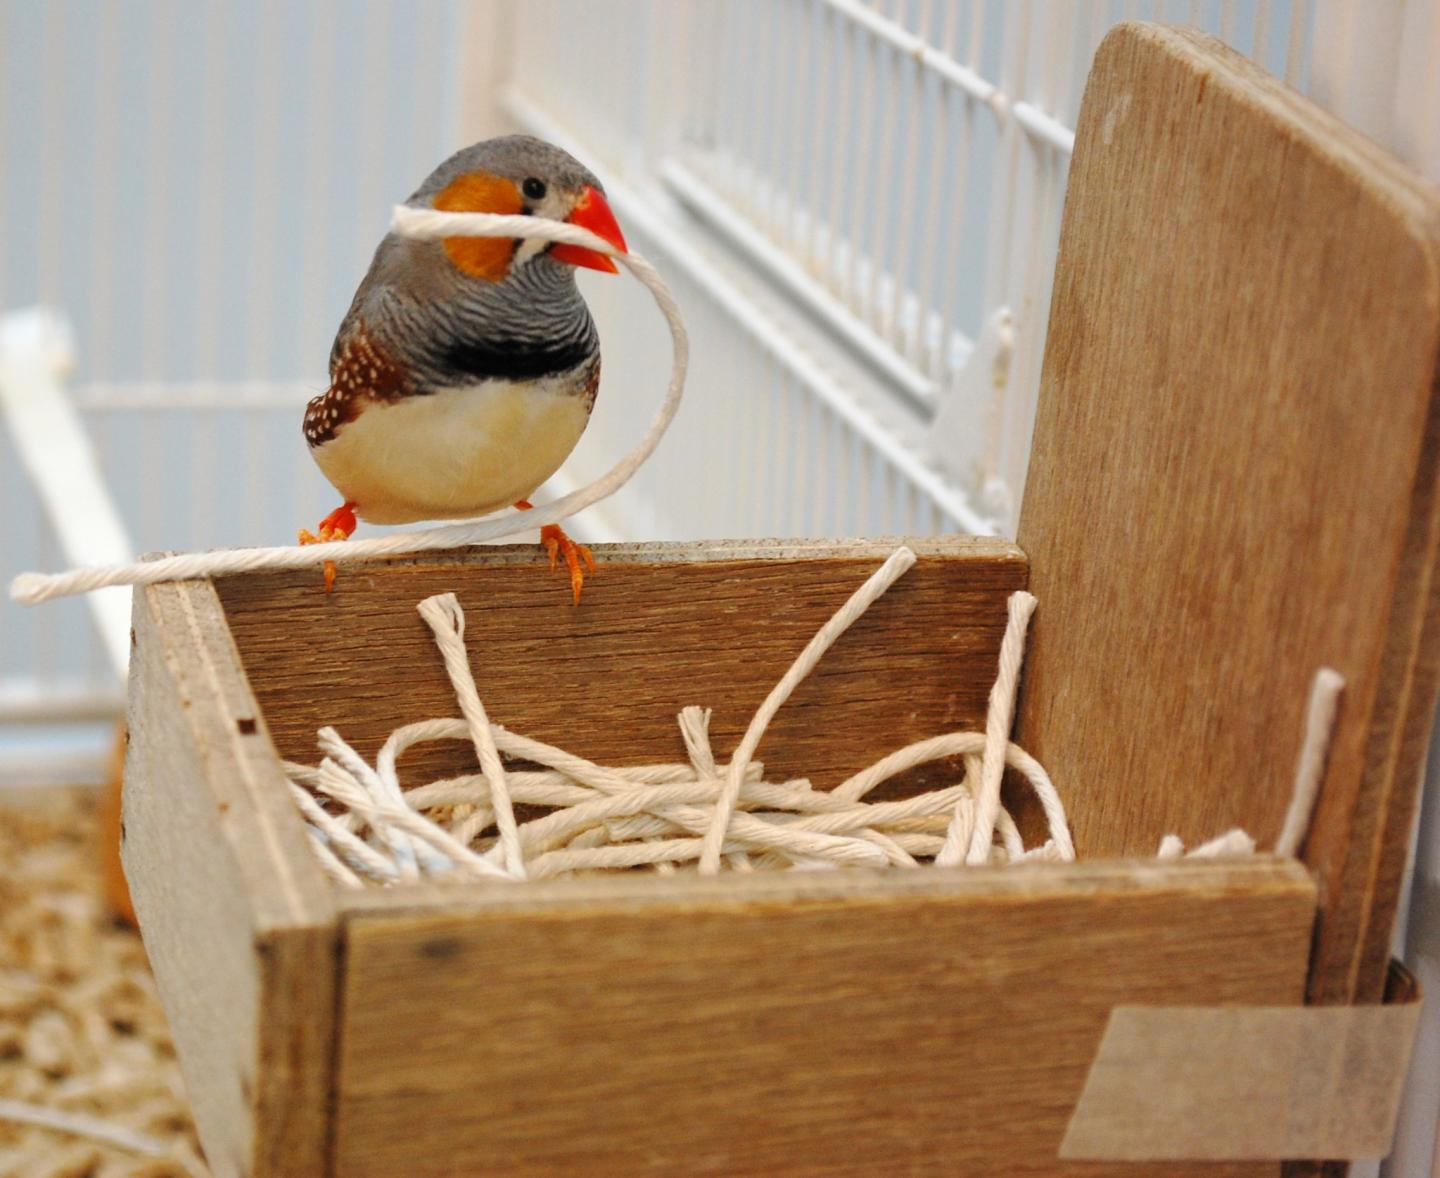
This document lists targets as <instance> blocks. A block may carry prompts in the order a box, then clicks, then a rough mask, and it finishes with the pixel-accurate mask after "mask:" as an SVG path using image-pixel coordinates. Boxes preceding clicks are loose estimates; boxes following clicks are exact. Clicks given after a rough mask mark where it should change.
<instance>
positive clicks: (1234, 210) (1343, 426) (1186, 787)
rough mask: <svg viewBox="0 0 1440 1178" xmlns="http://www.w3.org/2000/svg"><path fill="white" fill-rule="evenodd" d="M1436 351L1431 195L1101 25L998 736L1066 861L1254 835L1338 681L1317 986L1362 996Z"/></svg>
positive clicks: (1400, 779) (1295, 107)
mask: <svg viewBox="0 0 1440 1178" xmlns="http://www.w3.org/2000/svg"><path fill="white" fill-rule="evenodd" d="M1437 357H1440V199H1437V195H1436V192H1435V191H1434V189H1432V188H1431V187H1429V186H1428V185H1425V184H1424V183H1422V182H1421V181H1420V180H1419V179H1418V178H1417V177H1415V176H1413V175H1412V174H1410V173H1409V172H1407V171H1406V170H1405V169H1404V168H1402V167H1401V166H1400V165H1399V164H1397V163H1396V162H1395V161H1394V160H1393V159H1391V158H1390V157H1389V156H1387V155H1386V154H1385V153H1384V152H1382V151H1381V150H1380V149H1379V148H1377V147H1376V146H1375V145H1374V144H1373V143H1371V142H1369V141H1368V140H1367V139H1365V138H1364V137H1363V136H1361V135H1359V134H1358V133H1356V132H1355V131H1353V130H1351V129H1349V128H1348V127H1346V126H1344V125H1343V124H1342V123H1340V122H1339V121H1338V120H1337V119H1335V118H1333V117H1331V116H1329V115H1327V114H1326V113H1324V112H1323V111H1321V110H1319V109H1318V108H1317V107H1315V106H1314V105H1312V104H1311V103H1309V102H1308V101H1306V100H1305V99H1304V98H1302V97H1301V96H1300V95H1299V94H1297V93H1296V92H1295V91H1293V90H1291V89H1290V88H1289V87H1287V86H1285V85H1283V84H1282V83H1280V82H1279V81H1277V80H1276V79H1274V78H1271V77H1270V76H1269V75H1267V74H1265V73H1264V72H1263V71H1261V70H1260V69H1259V68H1258V67H1257V66H1255V65H1254V64H1253V63H1252V62H1250V61H1249V60H1247V59H1246V58H1243V57H1241V56H1240V55H1239V54H1237V53H1234V52H1232V51H1230V50H1229V49H1226V48H1225V47H1224V46H1222V45H1220V44H1219V43H1218V42H1216V41H1214V40H1212V39H1211V38H1209V37H1205V36H1203V35H1201V34H1199V33H1195V32H1191V31H1187V30H1178V29H1167V28H1161V27H1159V26H1155V25H1122V26H1120V27H1119V28H1118V29H1116V30H1115V31H1113V32H1112V33H1111V34H1110V35H1109V36H1108V37H1107V38H1106V40H1105V42H1104V44H1103V45H1102V46H1101V48H1100V51H1099V53H1098V54H1097V56H1096V59H1095V64H1094V67H1093V69H1092V70H1091V74H1090V80H1089V83H1088V85H1087V88H1086V92H1085V100H1084V105H1083V108H1082V112H1081V119H1080V125H1079V130H1078V134H1077V137H1076V143H1075V158H1074V164H1073V166H1072V167H1071V171H1070V180H1069V188H1068V190H1067V197H1066V204H1065V215H1064V221H1063V225H1062V231H1061V240H1060V257H1059V261H1058V264H1057V266H1056V271H1055V288H1054V295H1053V298H1052V302H1051V313H1050V327H1049V335H1048V338H1047V346H1046V354H1045V364H1044V372H1043V376H1042V380H1041V389H1040V404H1039V412H1038V415H1037V419H1036V423H1035V433H1034V446H1033V450H1032V454H1031V460H1030V473H1029V478H1028V482H1027V485H1026V489H1025V501H1024V506H1023V514H1022V516H1021V520H1020V528H1019V543H1020V545H1021V547H1022V548H1023V549H1024V550H1025V552H1026V554H1027V555H1028V556H1029V558H1030V561H1031V590H1032V592H1034V593H1035V594H1036V596H1037V597H1038V598H1039V600H1040V607H1039V611H1038V612H1037V614H1036V618H1035V624H1034V627H1033V635H1032V644H1031V649H1030V652H1029V654H1028V656H1027V660H1026V672H1025V673H1026V681H1025V685H1024V694H1023V698H1022V700H1021V704H1020V709H1019V724H1018V728H1017V736H1016V739H1017V741H1018V742H1019V743H1020V744H1021V745H1022V746H1023V747H1024V748H1026V749H1027V751H1029V752H1031V753H1032V754H1034V755H1035V756H1037V757H1038V758H1039V759H1040V761H1041V763H1042V764H1044V765H1045V766H1046V768H1047V769H1049V771H1050V772H1051V774H1052V775H1053V776H1054V778H1055V780H1056V782H1057V783H1061V784H1062V788H1063V789H1064V791H1065V799H1066V804H1067V805H1068V806H1071V807H1072V808H1073V809H1072V820H1073V829H1074V834H1075V845H1076V848H1077V850H1078V851H1079V853H1080V854H1081V855H1084V856H1095V855H1134V854H1148V853H1152V852H1153V850H1154V846H1155V837H1156V832H1158V831H1167V832H1168V831H1173V832H1174V833H1176V834H1178V835H1179V836H1180V837H1181V838H1183V839H1185V840H1186V841H1187V842H1190V841H1192V840H1196V839H1205V838H1209V837H1211V836H1213V835H1214V834H1215V833H1216V832H1217V831H1219V830H1222V829H1225V828H1227V827H1230V826H1241V827H1243V828H1244V829H1245V830H1247V831H1248V832H1249V833H1250V834H1251V835H1253V836H1254V837H1255V838H1256V839H1257V840H1258V841H1259V843H1260V845H1261V846H1273V845H1274V840H1275V838H1276V836H1277V835H1278V834H1279V832H1280V828H1281V823H1282V820H1283V818H1284V815H1285V812H1286V807H1287V805H1288V803H1289V800H1290V795H1291V790H1292V784H1293V781H1294V775H1295V763H1296V757H1297V754H1298V752H1299V748H1300V744H1301V738H1302V735H1303V732H1304V717H1305V709H1306V701H1307V697H1308V695H1309V690H1310V684H1311V680H1312V678H1313V676H1314V675H1315V672H1316V671H1317V670H1318V669H1319V668H1321V667H1325V666H1328V667H1333V668H1335V669H1336V670H1338V671H1339V672H1340V673H1341V674H1342V675H1343V676H1344V677H1345V680H1346V688H1345V694H1344V697H1343V700H1342V703H1341V710H1340V717H1339V721H1338V724H1337V727H1336V730H1335V733H1334V739H1333V743H1332V746H1331V754H1330V759H1329V767H1328V771H1327V774H1326V777H1325V781H1324V785H1323V788H1322V792H1321V795H1320V805H1319V809H1318V812H1317V813H1316V815H1315V819H1314V823H1313V826H1312V828H1311V833H1310V837H1309V839H1308V841H1307V843H1306V845H1305V848H1304V859H1305V862H1306V864H1307V865H1308V866H1310V867H1311V869H1312V870H1314V871H1315V872H1316V874H1317V876H1318V878H1319V880H1320V888H1321V898H1322V912H1321V918H1320V928H1319V933H1318V942H1317V956H1316V961H1315V967H1314V970H1313V972H1312V984H1311V996H1312V998H1314V999H1316V1000H1327V1001H1339V1002H1345V1001H1349V1000H1352V999H1357V998H1358V999H1359V1000H1362V1001H1376V1000H1378V998H1379V996H1380V991H1381V987H1382V986H1383V984H1384V978H1385V966H1386V962H1387V960H1388V953H1389V938H1390V930H1391V927H1392V925H1393V921H1394V913H1395V905H1396V903H1397V900H1398V896H1399V890H1400V888H1399V883H1400V875H1401V872H1402V870H1403V866H1404V862H1405V853H1406V846H1407V843H1408V838H1409V833H1410V830H1411V826H1412V822H1413V818H1414V812H1415V811H1414V807H1415V802H1416V799H1417V797H1418V783H1419V773H1420V768H1421V763H1422V758H1423V752H1424V747H1425V740H1426V735H1427V733H1428V731H1429V725H1430V720H1431V716H1432V714H1433V709H1434V703H1435V680H1436V666H1437V655H1440V643H1437V630H1436V602H1437V601H1440V596H1437V591H1436V585H1435V582H1434V577H1433V574H1434V567H1435V552H1436V542H1437V535H1440V516H1437V498H1436V473H1437V458H1440V396H1437V392H1440V383H1437V372H1440V362H1437Z"/></svg>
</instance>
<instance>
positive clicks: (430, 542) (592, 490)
mask: <svg viewBox="0 0 1440 1178" xmlns="http://www.w3.org/2000/svg"><path fill="white" fill-rule="evenodd" d="M391 228H392V229H393V230H394V231H395V232H397V233H399V234H401V235H402V236H405V237H413V238H417V239H419V240H425V241H433V240H438V239H441V238H445V237H526V238H538V239H540V240H542V241H554V242H562V243H564V244H567V245H579V246H584V247H585V248H586V249H590V250H594V251H595V252H596V253H601V254H604V255H606V256H607V257H610V258H613V259H614V260H615V261H617V262H619V263H620V264H621V265H622V266H624V267H626V269H628V270H629V271H630V273H631V274H633V275H634V276H635V278H636V279H638V280H639V281H640V283H641V284H642V285H643V286H644V287H645V288H646V289H647V290H648V291H649V292H650V294H651V296H652V297H653V298H654V300H655V303H656V305H657V306H658V307H659V308H660V312H661V314H662V315H664V317H665V322H666V324H667V325H668V326H669V328H670V339H671V348H672V356H673V359H672V364H671V369H670V383H669V386H668V388H667V389H666V392H665V399H664V401H663V402H662V403H661V405H660V408H659V410H658V411H657V413H656V414H655V417H654V419H653V420H652V421H651V422H650V426H649V428H648V429H647V430H646V431H645V434H644V436H643V437H642V438H641V439H640V441H639V442H638V443H637V444H636V446H635V448H634V449H633V450H631V451H630V453H628V454H626V455H625V456H624V457H623V458H622V459H621V460H620V461H619V462H617V463H616V464H615V465H614V466H613V467H611V468H610V469H609V470H608V471H606V472H605V473H604V474H603V475H601V476H600V477H599V478H598V479H596V480H595V481H594V482H592V483H589V484H587V485H586V486H584V487H581V488H579V489H578V490H576V491H572V492H571V493H570V494H568V495H564V496H562V497H561V498H559V499H556V500H555V501H554V502H552V503H546V504H537V505H536V507H535V508H534V509H533V510H531V511H527V512H524V513H523V515H521V514H519V513H515V514H506V515H502V516H499V517H497V518H492V519H486V520H482V521H479V522H470V523H460V524H448V525H445V526H443V527H437V528H426V529H424V530H422V531H418V532H404V533H395V534H392V535H388V536H377V537H374V538H371V539H365V540H344V541H339V540H336V541H330V542H328V543H324V544H309V545H304V546H296V545H291V546H286V547H283V548H235V549H228V550H224V551H219V552H202V553H187V554H184V555H180V556H167V557H161V558H159V559H157V560H150V561H142V562H141V563H139V564H129V565H110V566H96V567H89V568H80V569H74V570H71V571H70V572H66V573H55V574H45V573H21V574H20V575H19V576H17V577H16V578H15V579H14V580H13V581H11V583H10V596H11V598H13V599H14V600H15V601H19V602H22V603H23V604H26V605H34V604H37V603H39V602H42V601H49V600H50V599H51V598H55V597H66V596H70V595H72V594H76V593H89V592H91V591H93V590H95V589H103V588H105V587H106V586H109V585H153V584H156V583H157V582H161V581H186V580H192V579H195V578H201V577H223V576H232V575H234V574H236V573H248V572H254V571H256V570H258V569H300V568H310V567H315V566H318V565H321V564H324V563H325V562H326V561H331V562H334V563H336V564H345V563H349V562H352V561H360V560H373V559H375V558H377V557H382V556H396V555H401V554H411V553H417V552H430V551H434V550H436V549H442V548H460V547H464V546H466V545H471V544H482V543H488V542H490V541H494V540H503V539H506V538H510V537H514V536H518V535H521V534H522V533H526V532H531V531H534V529H536V528H538V527H544V526H545V525H547V524H558V523H560V522H561V521H562V520H565V519H568V518H569V517H570V516H572V515H574V514H575V513H576V512H578V511H582V510H584V509H585V508H587V507H591V506H593V505H594V504H596V503H598V502H600V501H601V500H602V499H605V498H608V497H609V496H611V495H613V494H614V493H615V492H616V491H618V490H619V489H620V488H621V487H623V486H624V485H625V484H626V483H627V482H629V481H630V479H631V478H632V477H633V476H634V474H635V472H636V471H637V470H639V469H640V467H641V465H642V464H643V463H644V462H645V460H646V459H647V458H649V457H650V455H651V454H652V453H653V452H654V450H655V447H656V446H657V445H659V443H660V439H661V438H662V437H663V436H664V434H665V431H666V430H667V429H668V428H669V426H670V422H671V421H672V420H673V419H674V417H675V413H676V411H677V410H678V409H679V408H680V398H681V395H682V394H683V392H684V389H685V372H686V368H687V366H688V364H689V358H690V343H689V339H688V337H687V335H686V333H685V324H684V322H683V320H682V319H681V317H680V309H679V307H678V306H677V305H676V303H675V299H674V297H673V296H672V295H671V294H670V290H669V288H668V287H667V286H666V285H665V282H664V280H663V279H661V277H660V275H659V274H658V273H656V271H655V268H654V267H653V266H651V265H650V263H649V262H647V261H646V260H645V259H644V258H643V257H641V256H640V255H639V254H626V253H621V252H620V251H618V250H617V249H616V248H615V247H614V246H613V245H611V244H610V243H609V242H608V241H605V240H604V239H603V238H600V237H598V236H596V235H595V234H594V233H591V232H590V231H589V230H587V229H582V228H581V227H580V226H578V225H571V224H568V223H566V222H564V221H551V220H548V219H546V218H544V217H514V216H497V215H494V214H491V213H442V212H437V211H435V210H434V209H417V208H411V207H409V206H408V205H399V206H397V207H396V209H395V214H394V218H393V219H392V221H391Z"/></svg>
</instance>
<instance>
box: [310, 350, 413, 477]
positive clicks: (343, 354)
mask: <svg viewBox="0 0 1440 1178" xmlns="http://www.w3.org/2000/svg"><path fill="white" fill-rule="evenodd" d="M414 391H415V390H414V388H413V387H412V386H411V384H410V381H409V379H408V378H407V377H406V375H405V372H404V370H403V369H402V368H401V367H400V366H399V365H398V364H397V363H396V362H395V361H394V359H393V358H392V357H391V355H390V353H389V352H387V351H386V350H385V349H384V348H383V347H381V346H380V345H379V344H377V343H376V342H375V341H374V340H373V339H371V338H370V336H369V334H368V333H367V332H366V331H365V330H364V329H363V328H362V329H360V330H359V331H356V332H354V333H353V334H352V335H351V336H350V337H349V338H348V339H347V340H346V341H345V343H344V345H343V346H341V347H339V348H337V349H336V352H335V355H334V358H333V359H332V361H331V364H330V388H329V389H328V390H326V391H325V392H324V393H322V394H321V395H320V396H318V397H316V398H315V399H314V400H313V401H311V402H310V403H309V405H307V406H306V407H305V426H304V428H305V441H306V442H307V443H309V445H310V447H311V448H312V449H313V448H314V447H316V446H323V445H324V444H325V443H326V442H328V441H329V440H330V439H331V438H333V437H334V436H335V435H336V434H337V433H338V432H339V431H340V428H341V427H342V426H343V425H345V424H346V423H347V422H351V421H354V420H355V418H357V417H359V416H360V414H361V412H362V411H363V410H364V408H365V406H366V405H368V404H370V403H371V402H373V401H381V402H385V401H398V400H400V399H401V398H402V397H408V396H410V395H411V394H412V393H413V392H414Z"/></svg>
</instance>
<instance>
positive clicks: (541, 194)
mask: <svg viewBox="0 0 1440 1178" xmlns="http://www.w3.org/2000/svg"><path fill="white" fill-rule="evenodd" d="M520 191H521V192H523V193H524V194H525V195H526V196H528V197H529V198H530V199H531V200H543V199H544V198H545V181H543V180H537V179H535V177H534V176H531V177H530V178H529V179H528V180H526V181H525V183H524V184H522V185H520Z"/></svg>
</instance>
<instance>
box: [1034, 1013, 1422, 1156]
mask: <svg viewBox="0 0 1440 1178" xmlns="http://www.w3.org/2000/svg"><path fill="white" fill-rule="evenodd" d="M1419 1018H1420V1003H1419V1001H1418V1000H1416V1001H1411V1002H1408V1003H1406V1004H1403V1005H1387V1006H1276V1007H1244V1006H1237V1007H1150V1006H1119V1007H1116V1008H1115V1009H1114V1010H1113V1011H1111V1013H1110V1022H1109V1024H1108V1025H1107V1026H1106V1028H1105V1034H1104V1037H1103V1038H1102V1039H1101V1041H1100V1049H1099V1050H1098V1051H1097V1052H1096V1054H1095V1061H1094V1062H1093V1063H1092V1064H1091V1065H1090V1074H1089V1076H1088V1077H1087V1079H1086V1081H1085V1088H1084V1090H1083V1091H1082V1093H1081V1094H1080V1103H1079V1104H1078V1105H1077V1106H1076V1108H1075V1114H1074V1116H1073V1117H1071V1119H1070V1125H1069V1128H1068V1129H1067V1130H1066V1133H1065V1139H1064V1141H1063V1142H1061V1145H1060V1156H1061V1158H1064V1159H1066V1160H1071V1161H1124V1162H1130V1161H1134V1162H1140V1161H1216V1162H1219V1161H1267V1160H1275V1161H1284V1160H1287V1159H1305V1158H1325V1159H1334V1160H1341V1159H1347V1160H1351V1159H1359V1158H1379V1157H1384V1156H1385V1155H1386V1154H1387V1153H1389V1152H1390V1145H1391V1140H1392V1138H1393V1136H1394V1132H1395V1119H1396V1115H1397V1113H1398V1111H1399V1107H1400V1094H1401V1089H1402V1088H1403V1087H1404V1084H1405V1074H1406V1070H1407V1068H1408V1067H1409V1063H1410V1049H1411V1046H1412V1044H1413V1043H1414V1041H1415V1030H1416V1027H1417V1025H1418V1023H1419Z"/></svg>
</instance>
